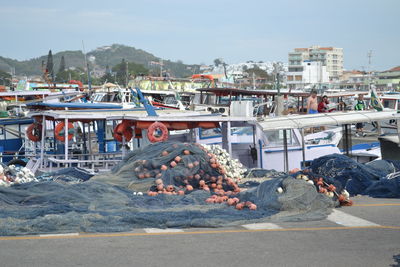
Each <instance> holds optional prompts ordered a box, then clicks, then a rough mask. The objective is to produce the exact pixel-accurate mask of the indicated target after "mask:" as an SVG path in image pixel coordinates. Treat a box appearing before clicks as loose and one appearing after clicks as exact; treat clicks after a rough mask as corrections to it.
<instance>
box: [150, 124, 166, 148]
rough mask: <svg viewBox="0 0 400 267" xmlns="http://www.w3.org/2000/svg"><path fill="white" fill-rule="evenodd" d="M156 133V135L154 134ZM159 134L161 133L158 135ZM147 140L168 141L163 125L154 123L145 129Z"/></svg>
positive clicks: (153, 141)
mask: <svg viewBox="0 0 400 267" xmlns="http://www.w3.org/2000/svg"><path fill="white" fill-rule="evenodd" d="M156 131H157V133H156ZM160 132H161V133H160ZM147 138H148V139H149V141H150V142H152V143H155V142H163V141H167V140H168V128H167V126H165V124H164V123H161V122H158V121H156V122H154V123H153V124H151V125H150V126H149V128H148V129H147Z"/></svg>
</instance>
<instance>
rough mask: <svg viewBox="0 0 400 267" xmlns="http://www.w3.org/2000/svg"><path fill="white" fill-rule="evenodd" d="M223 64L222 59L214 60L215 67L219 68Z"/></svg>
mask: <svg viewBox="0 0 400 267" xmlns="http://www.w3.org/2000/svg"><path fill="white" fill-rule="evenodd" d="M222 63H223V61H222V60H221V59H220V58H216V59H214V65H215V66H216V67H218V66H219V65H221V64H222Z"/></svg>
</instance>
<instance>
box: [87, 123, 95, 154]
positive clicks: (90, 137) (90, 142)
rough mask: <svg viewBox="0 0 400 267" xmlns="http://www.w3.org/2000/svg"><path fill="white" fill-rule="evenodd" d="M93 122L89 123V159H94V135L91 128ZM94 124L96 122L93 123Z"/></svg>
mask: <svg viewBox="0 0 400 267" xmlns="http://www.w3.org/2000/svg"><path fill="white" fill-rule="evenodd" d="M91 124H92V122H89V127H88V136H89V138H88V140H89V159H92V134H91V131H90V127H91ZM93 124H94V121H93Z"/></svg>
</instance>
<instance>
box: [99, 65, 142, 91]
mask: <svg viewBox="0 0 400 267" xmlns="http://www.w3.org/2000/svg"><path fill="white" fill-rule="evenodd" d="M112 70H113V72H115V73H116V80H117V83H118V84H121V85H123V86H127V84H126V82H127V80H129V78H130V77H131V76H137V75H147V74H149V70H148V69H146V68H145V67H144V66H143V65H141V64H136V63H133V62H128V64H127V62H126V61H125V60H124V59H123V60H122V61H121V63H119V64H117V65H115V66H114V67H113V68H112ZM106 75H107V74H105V75H104V76H103V77H102V78H101V80H105V78H107V77H105V76H106Z"/></svg>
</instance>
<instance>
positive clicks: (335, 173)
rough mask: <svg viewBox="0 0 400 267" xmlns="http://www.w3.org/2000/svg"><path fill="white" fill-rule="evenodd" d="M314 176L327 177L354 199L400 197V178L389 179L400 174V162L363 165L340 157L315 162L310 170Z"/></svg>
mask: <svg viewBox="0 0 400 267" xmlns="http://www.w3.org/2000/svg"><path fill="white" fill-rule="evenodd" d="M310 169H311V173H310V175H311V176H323V177H324V179H327V180H328V181H330V182H331V183H334V184H335V185H336V186H337V187H338V188H340V187H342V188H345V189H346V190H347V191H348V192H349V193H350V195H358V194H363V195H369V196H371V197H386V198H390V197H400V175H397V176H393V177H387V176H388V175H390V174H391V173H396V172H398V171H399V170H400V162H399V161H389V160H378V161H373V162H370V163H368V164H361V163H358V162H356V161H354V160H353V159H351V158H349V157H347V156H345V155H339V154H333V155H328V156H323V157H320V158H318V159H315V160H314V161H313V162H312V163H311V166H310Z"/></svg>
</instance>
